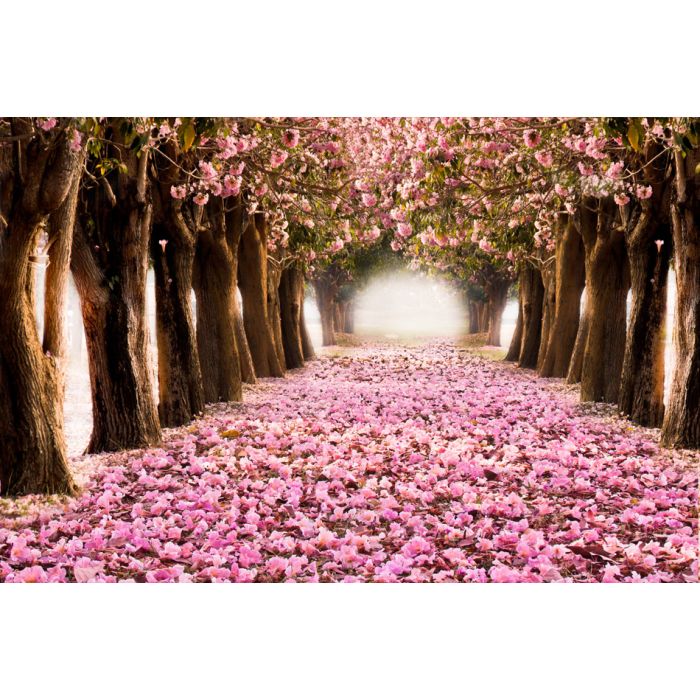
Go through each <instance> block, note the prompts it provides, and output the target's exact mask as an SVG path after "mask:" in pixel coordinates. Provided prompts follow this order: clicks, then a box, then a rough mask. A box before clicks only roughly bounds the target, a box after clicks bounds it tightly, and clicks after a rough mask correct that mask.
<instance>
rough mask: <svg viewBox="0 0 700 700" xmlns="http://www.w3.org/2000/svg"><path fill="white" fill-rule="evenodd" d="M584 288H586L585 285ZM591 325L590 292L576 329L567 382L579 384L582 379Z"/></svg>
mask: <svg viewBox="0 0 700 700" xmlns="http://www.w3.org/2000/svg"><path fill="white" fill-rule="evenodd" d="M584 289H586V288H585V287H584ZM590 327H591V314H590V303H589V301H588V293H586V297H585V299H584V305H583V311H582V312H581V318H580V319H579V322H578V330H577V331H576V341H575V342H574V349H573V350H572V351H571V360H570V361H569V369H568V370H567V373H566V383H567V384H578V383H579V382H580V381H581V373H582V371H583V355H584V352H585V350H586V342H587V341H588V329H589V328H590Z"/></svg>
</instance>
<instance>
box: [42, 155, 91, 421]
mask: <svg viewBox="0 0 700 700" xmlns="http://www.w3.org/2000/svg"><path fill="white" fill-rule="evenodd" d="M84 162H85V158H84V153H82V152H81V154H80V156H79V158H78V163H77V165H76V172H75V174H74V176H73V180H72V183H71V187H70V190H69V191H68V195H67V196H66V198H65V199H64V200H63V203H62V204H61V206H60V207H58V209H56V210H55V211H53V212H51V214H50V215H49V220H48V226H47V231H48V237H49V241H48V256H49V260H48V266H47V268H46V277H45V292H44V342H43V349H44V353H45V354H46V355H49V356H51V357H53V358H54V359H55V361H56V363H57V364H58V369H59V371H58V372H57V376H56V380H57V384H58V397H57V398H58V405H59V411H60V413H61V424H63V399H64V396H65V371H66V365H67V357H66V354H67V353H66V334H65V317H66V314H65V310H66V297H67V294H68V279H69V277H70V253H71V247H72V245H73V230H74V229H75V215H76V207H77V204H78V192H79V190H80V181H81V173H80V170H82V168H83V165H84Z"/></svg>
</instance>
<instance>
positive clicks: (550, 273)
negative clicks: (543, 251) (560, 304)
mask: <svg viewBox="0 0 700 700" xmlns="http://www.w3.org/2000/svg"><path fill="white" fill-rule="evenodd" d="M556 274H557V271H556V266H555V265H554V261H552V260H550V261H547V262H546V263H542V268H541V275H542V286H543V289H544V293H543V296H542V330H541V332H540V346H539V348H538V350H537V371H538V373H540V375H541V373H542V369H543V367H544V362H545V358H546V355H547V347H548V346H549V342H550V339H551V335H552V328H553V327H554V315H555V313H556V305H557V277H556Z"/></svg>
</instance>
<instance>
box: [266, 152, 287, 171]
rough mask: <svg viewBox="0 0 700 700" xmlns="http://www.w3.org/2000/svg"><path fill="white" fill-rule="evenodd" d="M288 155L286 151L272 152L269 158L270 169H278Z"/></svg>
mask: <svg viewBox="0 0 700 700" xmlns="http://www.w3.org/2000/svg"><path fill="white" fill-rule="evenodd" d="M288 155H289V154H288V153H287V151H274V152H273V153H272V155H271V156H270V167H271V168H279V166H280V165H282V163H284V161H285V160H287V157H288Z"/></svg>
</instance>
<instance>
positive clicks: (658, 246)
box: [654, 241, 664, 253]
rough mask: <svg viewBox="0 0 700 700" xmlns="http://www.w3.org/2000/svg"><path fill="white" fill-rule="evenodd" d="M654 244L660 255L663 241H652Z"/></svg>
mask: <svg viewBox="0 0 700 700" xmlns="http://www.w3.org/2000/svg"><path fill="white" fill-rule="evenodd" d="M654 243H656V250H657V251H658V252H659V253H660V252H661V246H662V245H663V244H664V242H663V241H654Z"/></svg>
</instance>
